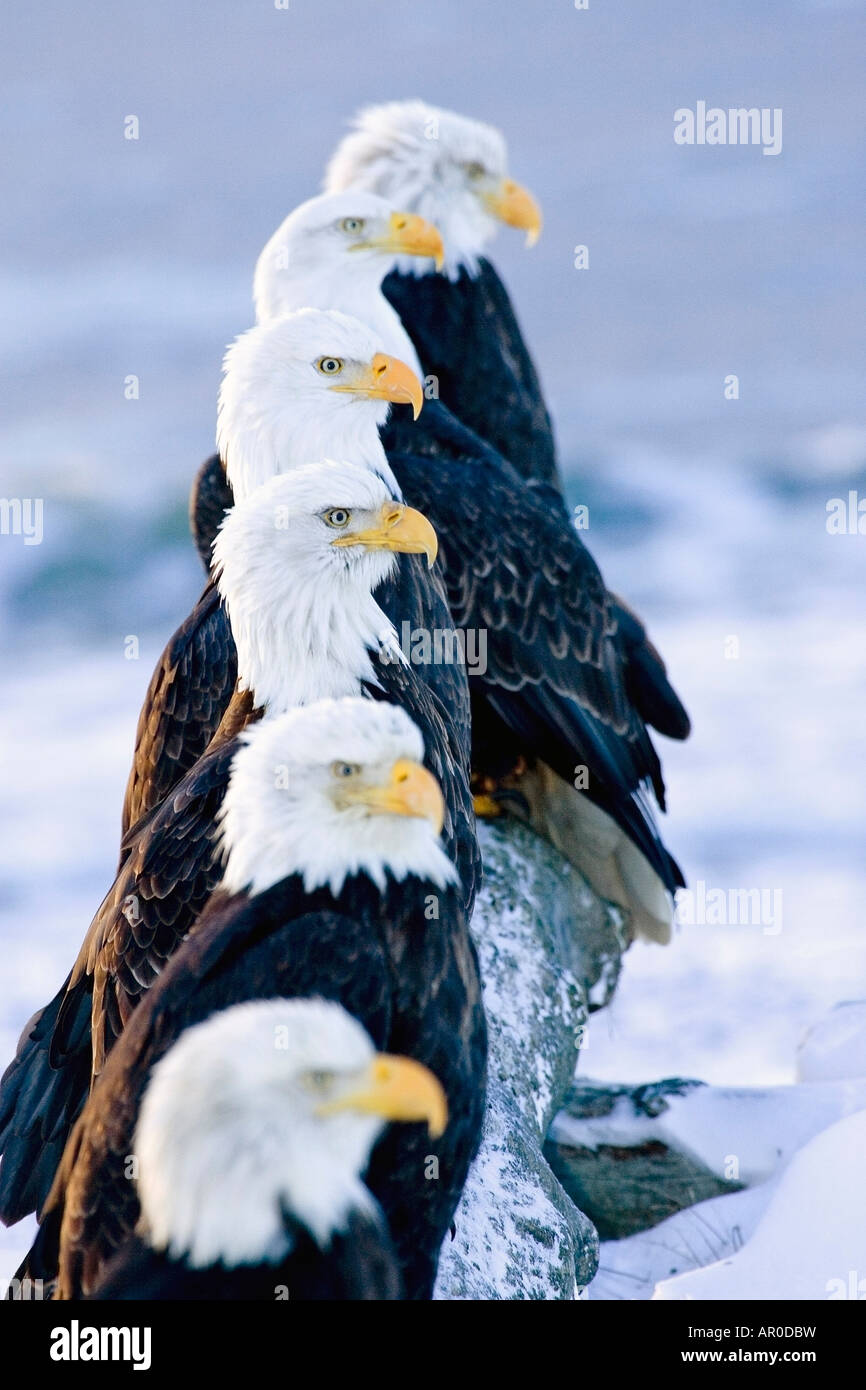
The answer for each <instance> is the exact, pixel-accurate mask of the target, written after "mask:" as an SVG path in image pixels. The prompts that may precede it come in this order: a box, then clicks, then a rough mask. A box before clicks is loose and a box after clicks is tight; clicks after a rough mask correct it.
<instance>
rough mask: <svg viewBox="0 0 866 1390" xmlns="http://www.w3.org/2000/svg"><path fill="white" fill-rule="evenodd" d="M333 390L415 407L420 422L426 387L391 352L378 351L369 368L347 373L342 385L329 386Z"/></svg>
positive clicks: (414, 413) (365, 366) (413, 410)
mask: <svg viewBox="0 0 866 1390" xmlns="http://www.w3.org/2000/svg"><path fill="white" fill-rule="evenodd" d="M329 390H331V391H344V392H349V393H350V394H352V395H357V396H366V397H367V399H368V400H372V401H392V402H393V403H394V404H395V405H411V407H412V414H413V416H414V418H415V419H416V420H417V419H418V416H419V415H420V414H421V407H422V405H423V404H424V388H423V387H422V385H421V383H420V381H419V380H418V378H417V376H416V375H415V373H414V372H413V371H412V368H411V367H407V366H406V363H405V362H401V361H400V359H399V357H389V356H388V354H387V352H377V353H376V356H375V357H374V358H373V360H372V362H370V363H369V365H366V364H365V365H364V366H362V367H359V368H358V369H356V370H354V371H349V372H344V373H343V375H342V376H341V378H340V382H339V384H336V385H334V386H331V387H329Z"/></svg>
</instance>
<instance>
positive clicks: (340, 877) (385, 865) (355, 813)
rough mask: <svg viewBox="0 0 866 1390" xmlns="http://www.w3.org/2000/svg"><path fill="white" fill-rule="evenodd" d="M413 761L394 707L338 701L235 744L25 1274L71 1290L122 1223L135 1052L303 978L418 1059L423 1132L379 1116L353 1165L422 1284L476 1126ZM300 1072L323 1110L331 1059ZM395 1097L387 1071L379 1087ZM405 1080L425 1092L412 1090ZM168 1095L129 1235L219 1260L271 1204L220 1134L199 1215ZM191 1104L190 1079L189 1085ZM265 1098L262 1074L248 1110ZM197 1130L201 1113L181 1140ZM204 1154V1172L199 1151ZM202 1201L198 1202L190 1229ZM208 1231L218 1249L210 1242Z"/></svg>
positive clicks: (197, 1186) (306, 1173) (458, 965)
mask: <svg viewBox="0 0 866 1390" xmlns="http://www.w3.org/2000/svg"><path fill="white" fill-rule="evenodd" d="M422 757H423V742H422V738H421V734H420V732H419V730H418V729H417V728H416V727H415V725H414V724H413V723H412V721H411V720H410V718H409V717H408V715H407V714H406V713H405V712H404V711H403V710H401V709H399V708H397V707H395V706H392V705H389V704H381V703H374V702H372V701H367V700H359V699H343V700H337V701H323V702H321V703H318V704H314V705H311V706H309V707H307V708H300V709H296V710H294V711H290V712H289V713H287V714H285V715H283V716H280V717H278V718H276V719H273V720H264V721H262V722H261V723H260V724H258V725H256V726H254V727H252V728H250V729H248V730H247V731H246V733H245V734H243V735H242V736H241V738H240V740H239V741H237V743H236V746H235V748H234V750H233V753H232V759H231V771H230V776H229V783H228V790H227V791H226V792H225V794H224V799H223V802H222V807H221V810H220V811H219V823H220V826H221V832H222V837H223V848H224V853H225V872H224V875H223V878H222V882H221V885H220V887H219V890H218V891H217V892H216V893H214V895H213V897H212V898H211V900H210V902H209V903H208V905H207V907H206V909H205V911H204V912H203V913H202V915H201V917H200V919H199V920H198V922H197V923H196V924H195V926H194V928H193V930H192V931H191V933H190V935H189V936H188V938H187V939H186V940H185V941H184V942H183V944H180V945H179V946H178V949H177V950H176V951H175V953H174V955H173V956H172V959H171V960H170V961H169V962H168V964H167V965H166V966H165V968H164V969H163V970H162V972H161V974H160V977H159V979H158V980H157V981H156V982H155V983H154V984H153V986H152V988H151V989H149V990H148V992H147V993H146V995H145V996H144V998H143V999H142V1001H141V1003H140V1004H139V1005H138V1007H137V1008H136V1010H135V1012H134V1013H133V1015H132V1017H131V1019H130V1020H129V1023H128V1025H127V1027H126V1028H125V1029H124V1032H123V1034H122V1036H121V1037H120V1039H119V1040H118V1042H117V1044H116V1046H115V1047H114V1049H113V1050H112V1053H111V1055H110V1056H109V1058H108V1061H107V1063H106V1066H105V1070H104V1073H103V1075H102V1076H101V1077H100V1079H99V1080H98V1082H97V1084H96V1086H95V1087H94V1090H93V1093H92V1096H91V1098H90V1101H89V1102H88V1104H87V1105H86V1107H85V1109H84V1110H83V1112H82V1114H81V1116H80V1118H79V1120H78V1122H77V1124H76V1127H75V1129H74V1131H73V1133H72V1135H71V1137H70V1141H69V1144H68V1145H67V1147H66V1151H65V1153H64V1155H63V1159H62V1162H61V1164H60V1167H59V1169H58V1172H57V1175H56V1178H55V1181H54V1184H53V1187H52V1190H51V1193H50V1195H49V1197H48V1200H47V1203H46V1206H45V1210H44V1212H43V1215H42V1225H41V1229H40V1234H39V1236H38V1238H37V1241H36V1244H35V1246H34V1250H33V1252H32V1254H31V1257H30V1258H29V1260H28V1271H29V1274H30V1276H31V1277H34V1278H43V1279H53V1278H55V1277H57V1279H58V1285H57V1287H58V1293H59V1296H60V1297H63V1298H74V1297H80V1296H81V1295H82V1294H87V1293H89V1292H92V1291H93V1289H94V1288H96V1287H97V1286H98V1283H99V1280H100V1278H101V1276H102V1272H103V1269H104V1267H105V1264H106V1262H107V1261H108V1260H109V1259H110V1258H111V1255H112V1254H113V1251H114V1249H115V1247H116V1246H117V1244H118V1243H119V1242H123V1241H125V1240H126V1238H127V1237H128V1236H129V1235H130V1234H131V1232H132V1230H133V1228H134V1226H135V1223H136V1221H137V1218H138V1201H137V1197H136V1193H135V1189H134V1188H133V1186H132V1184H131V1183H130V1182H129V1180H128V1177H127V1176H126V1173H125V1156H126V1155H128V1154H130V1153H132V1152H134V1127H135V1122H136V1117H137V1116H138V1113H139V1106H140V1102H141V1097H142V1093H143V1091H144V1088H145V1087H146V1085H147V1082H148V1078H149V1077H150V1075H151V1072H152V1068H153V1065H154V1063H155V1062H157V1061H158V1060H159V1059H160V1057H162V1056H163V1055H164V1054H165V1053H166V1051H167V1050H168V1048H170V1047H171V1046H172V1044H173V1043H174V1042H175V1041H176V1040H177V1039H178V1038H179V1037H180V1036H181V1035H182V1034H183V1033H184V1031H185V1030H186V1029H189V1028H191V1027H192V1026H193V1025H195V1024H198V1023H200V1022H202V1021H203V1020H205V1019H207V1018H209V1017H210V1016H211V1015H212V1014H213V1013H214V1012H215V1011H216V1010H220V1009H223V1008H225V1007H227V1006H228V1005H230V1004H237V1003H243V1002H246V1001H249V1000H254V999H268V998H271V997H273V996H275V995H279V996H282V997H285V998H294V997H297V996H301V997H306V996H309V995H316V996H319V997H321V998H323V999H330V1000H334V1001H336V1002H338V1003H340V1004H342V1005H343V1006H344V1007H345V1008H346V1009H347V1010H348V1011H349V1012H350V1013H351V1014H352V1015H353V1016H354V1017H355V1018H356V1019H358V1020H359V1022H360V1023H362V1024H363V1025H364V1027H365V1028H366V1029H367V1031H368V1032H369V1034H370V1037H371V1038H372V1040H373V1043H374V1044H375V1046H376V1047H378V1048H382V1047H385V1048H387V1049H388V1051H390V1052H399V1053H401V1054H403V1055H405V1056H407V1057H410V1058H412V1059H414V1060H415V1061H416V1062H420V1063H422V1064H424V1065H425V1066H428V1067H430V1068H431V1070H432V1071H433V1072H434V1073H435V1075H436V1076H437V1077H438V1079H439V1082H440V1083H441V1088H442V1089H443V1090H444V1100H442V1099H440V1100H439V1102H438V1103H437V1104H436V1105H435V1106H433V1107H432V1108H431V1109H430V1110H429V1111H422V1112H421V1113H418V1112H416V1113H415V1114H414V1115H412V1114H406V1113H403V1114H402V1115H400V1116H399V1117H400V1118H402V1119H404V1120H410V1119H412V1118H421V1115H422V1114H423V1115H424V1117H425V1118H428V1119H430V1120H431V1121H435V1123H433V1124H432V1125H431V1133H429V1134H428V1132H427V1131H426V1129H422V1128H420V1127H419V1126H418V1125H412V1126H410V1125H408V1124H407V1125H405V1126H400V1127H399V1128H394V1129H391V1130H388V1131H387V1132H386V1133H385V1134H384V1135H383V1136H382V1138H381V1139H380V1140H379V1142H378V1143H377V1145H376V1147H375V1149H374V1150H373V1154H372V1157H371V1161H370V1165H369V1169H368V1173H367V1184H368V1186H369V1188H370V1191H371V1192H372V1193H373V1195H374V1196H375V1197H376V1199H377V1201H378V1202H379V1204H380V1206H381V1208H382V1210H383V1212H384V1214H385V1217H386V1220H387V1223H388V1228H389V1230H390V1234H391V1238H392V1240H393V1243H394V1248H395V1251H396V1254H397V1260H398V1263H399V1266H400V1269H401V1273H402V1277H403V1280H404V1287H405V1292H406V1296H407V1297H409V1298H429V1297H430V1295H431V1292H432V1287H433V1281H434V1278H435V1273H436V1264H437V1259H438V1252H439V1248H440V1246H441V1243H442V1240H443V1238H444V1236H445V1234H446V1232H447V1230H448V1227H449V1224H450V1222H451V1219H452V1217H453V1214H454V1210H455V1208H456V1205H457V1202H458V1199H459V1196H460V1192H461V1190H462V1187H463V1183H464V1181H465V1178H466V1174H467V1171H468V1168H469V1164H470V1163H471V1161H472V1158H473V1156H474V1154H475V1152H476V1150H477V1147H478V1143H479V1140H480V1132H481V1121H482V1115H483V1109H484V1094H485V1066H486V1031H485V1024H484V1014H483V1010H482V1007H481V993H480V982H479V976H478V965H477V959H476V956H475V950H474V947H473V945H472V941H471V938H470V935H469V931H468V927H467V923H466V916H465V913H464V911H463V908H462V902H461V895H460V893H459V891H458V879H457V873H456V870H455V868H454V865H453V864H452V862H451V861H450V859H449V858H448V856H447V854H446V853H445V851H444V848H443V847H442V845H441V843H440V840H439V828H440V826H441V824H442V816H443V813H444V803H443V798H442V795H441V792H440V791H439V788H438V786H437V784H436V781H435V779H434V778H433V777H432V776H431V774H430V773H429V772H428V771H427V770H426V769H425V768H424V767H423V766H422V765H421V759H422ZM275 770H276V771H277V774H279V773H280V772H281V773H282V774H283V775H282V776H280V775H277V776H275ZM309 1065H310V1067H314V1066H315V1062H314V1061H313V1060H312V1059H311V1060H310V1062H309ZM177 1074H178V1072H177V1069H175V1072H174V1075H175V1077H177ZM311 1084H312V1085H313V1088H314V1090H315V1092H316V1093H317V1098H318V1099H319V1101H320V1102H321V1104H322V1106H323V1107H333V1106H334V1105H335V1104H339V1103H340V1100H341V1092H340V1089H339V1086H338V1085H336V1084H335V1083H334V1081H333V1079H332V1078H331V1077H329V1076H327V1075H326V1076H325V1077H318V1078H317V1077H314V1078H313V1079H312V1082H311ZM230 1094H231V1092H230ZM401 1094H402V1092H400V1091H399V1088H398V1093H397V1099H399V1097H400V1095H401ZM424 1094H425V1095H426V1096H427V1098H428V1099H429V1098H430V1094H431V1093H430V1090H429V1088H428V1089H427V1091H426V1092H425V1093H424ZM437 1094H438V1095H440V1097H441V1092H439V1091H437ZM391 1095H392V1098H394V1092H393V1090H392V1091H391ZM187 1099H188V1103H189V1105H190V1107H191V1113H185V1116H184V1129H183V1130H182V1131H181V1134H180V1136H177V1135H176V1136H175V1146H176V1148H179V1152H178V1151H176V1152H172V1151H171V1150H170V1151H169V1153H168V1154H167V1155H166V1154H165V1153H163V1154H162V1155H161V1161H162V1162H163V1164H164V1165H167V1166H168V1170H169V1171H168V1174H167V1177H166V1181H165V1182H162V1181H161V1180H160V1178H159V1176H158V1170H157V1172H154V1169H153V1165H154V1164H157V1165H158V1164H159V1162H160V1155H159V1154H157V1153H155V1152H154V1147H157V1148H158V1139H157V1141H155V1143H154V1145H153V1146H148V1145H147V1144H145V1145H144V1147H143V1148H142V1150H141V1162H142V1174H141V1177H142V1180H143V1181H144V1189H143V1195H144V1196H145V1197H147V1196H148V1184H152V1186H151V1187H150V1189H149V1194H150V1196H151V1197H152V1196H153V1195H154V1194H155V1195H156V1197H157V1198H158V1199H159V1201H160V1203H161V1207H160V1208H159V1209H158V1210H154V1208H153V1204H152V1203H151V1209H150V1211H149V1213H148V1224H149V1227H150V1230H151V1235H152V1240H151V1243H154V1242H155V1243H156V1244H157V1245H158V1246H159V1247H162V1248H165V1247H166V1245H168V1246H169V1247H170V1249H177V1250H179V1251H181V1252H183V1251H186V1252H187V1253H188V1254H191V1255H192V1256H193V1263H196V1264H205V1265H208V1264H213V1263H214V1262H215V1259H216V1258H217V1257H219V1256H220V1255H226V1254H229V1253H231V1254H232V1255H233V1258H234V1261H235V1262H236V1263H241V1262H243V1260H244V1258H245V1257H247V1258H248V1257H249V1256H250V1255H255V1253H256V1251H255V1249H254V1245H258V1243H259V1237H260V1235H261V1233H262V1223H263V1222H266V1221H267V1220H268V1217H270V1220H271V1222H274V1221H276V1220H277V1219H278V1212H276V1211H275V1210H273V1209H271V1210H270V1212H269V1211H268V1207H267V1204H266V1202H265V1197H266V1196H267V1193H263V1192H262V1191H261V1190H258V1189H256V1188H255V1186H254V1185H251V1184H249V1183H248V1181H247V1159H246V1157H244V1158H243V1160H241V1161H239V1159H238V1150H237V1149H234V1148H231V1149H227V1150H224V1153H225V1154H227V1155H228V1156H230V1158H231V1164H229V1162H228V1158H226V1159H225V1160H224V1177H225V1180H226V1181H227V1182H229V1183H232V1182H233V1183H234V1184H235V1185H236V1189H237V1194H236V1195H237V1201H236V1202H232V1203H230V1205H229V1207H228V1208H227V1210H226V1212H223V1213H222V1215H221V1214H220V1211H219V1208H220V1207H221V1203H220V1202H219V1201H218V1192H217V1190H213V1191H211V1189H209V1187H208V1175H205V1174H202V1173H200V1172H198V1171H197V1169H196V1165H195V1163H194V1162H191V1163H190V1164H189V1165H188V1166H184V1165H185V1156H184V1154H183V1145H182V1144H180V1145H178V1139H179V1138H182V1137H183V1136H184V1135H186V1134H187V1133H189V1132H191V1131H194V1130H196V1129H197V1128H198V1126H197V1119H196V1096H195V1094H194V1092H191V1093H190V1094H189V1096H188V1098H187ZM219 1099H220V1105H221V1107H222V1105H223V1097H222V1095H220V1097H219ZM213 1100H214V1097H213V1094H212V1092H211V1093H210V1094H208V1093H205V1095H204V1097H203V1103H205V1104H213ZM181 1104H183V1102H182V1101H181ZM279 1104H280V1095H279V1093H278V1094H276V1095H275V1094H274V1092H273V1090H271V1092H270V1095H269V1106H270V1108H271V1109H272V1110H276V1111H278V1109H279ZM446 1106H447V1123H446ZM377 1113H381V1110H380V1111H377ZM162 1118H163V1121H164V1122H165V1123H166V1124H167V1123H168V1117H166V1116H164V1115H163V1117H162ZM271 1123H272V1121H271V1116H270V1114H269V1116H268V1126H269V1128H270V1125H271ZM273 1124H274V1125H276V1127H277V1128H276V1130H275V1132H274V1133H273V1135H272V1136H271V1138H270V1139H269V1141H268V1147H269V1149H276V1151H279V1147H280V1146H279V1135H280V1133H281V1132H282V1124H281V1121H280V1118H279V1114H276V1115H275V1116H274V1118H273ZM206 1133H207V1124H205V1130H204V1135H201V1134H200V1135H199V1138H200V1139H202V1140H203V1139H204V1137H205V1136H206ZM140 1138H141V1135H140V1133H139V1139H140ZM212 1147H213V1146H210V1148H212ZM204 1151H205V1152H206V1153H207V1152H208V1151H209V1146H207V1145H204ZM293 1152H294V1151H293V1150H290V1151H289V1153H288V1154H287V1161H291V1158H292V1154H293ZM210 1161H211V1162H212V1163H215V1164H216V1166H217V1169H218V1170H219V1167H220V1161H219V1159H217V1158H214V1157H213V1155H212V1156H211V1160H210ZM431 1164H433V1165H434V1166H433V1168H431ZM173 1165H174V1171H173ZM303 1165H304V1166H303V1168H299V1167H298V1166H297V1162H296V1165H295V1168H294V1170H293V1171H294V1173H295V1177H296V1179H297V1181H298V1182H302V1181H304V1180H305V1181H306V1183H307V1194H308V1198H309V1200H310V1202H313V1201H314V1200H315V1198H316V1194H317V1192H318V1183H319V1181H322V1182H324V1180H325V1178H324V1175H323V1176H322V1178H321V1179H320V1178H319V1176H318V1174H317V1170H316V1165H315V1163H314V1162H313V1161H312V1159H311V1155H310V1153H308V1152H307V1153H304V1154H303ZM434 1178H435V1180H434ZM211 1181H213V1179H212V1178H211ZM203 1186H204V1194H202V1187H203ZM248 1187H249V1190H247V1188H248ZM191 1191H195V1193H196V1200H195V1201H193V1200H192V1199H191V1198H190V1192H191ZM211 1203H212V1205H211ZM202 1209H204V1212H205V1217H207V1213H208V1210H210V1212H211V1219H210V1222H208V1221H207V1220H205V1222H204V1225H203V1228H198V1229H197V1227H196V1213H197V1212H201V1211H202ZM319 1216H320V1217H322V1213H321V1212H320V1213H319ZM227 1217H228V1219H227ZM154 1220H156V1226H154ZM227 1228H228V1231H233V1232H234V1235H233V1236H231V1237H229V1236H228V1235H227ZM312 1234H313V1235H314V1236H317V1237H322V1236H324V1234H325V1232H324V1229H323V1228H321V1227H320V1228H319V1229H315V1228H314V1229H313V1230H312ZM226 1239H230V1241H231V1243H230V1245H229V1248H228V1251H227V1250H225V1249H222V1248H221V1247H222V1245H223V1243H224V1241H225V1240H226Z"/></svg>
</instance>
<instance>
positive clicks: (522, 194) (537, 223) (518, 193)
mask: <svg viewBox="0 0 866 1390" xmlns="http://www.w3.org/2000/svg"><path fill="white" fill-rule="evenodd" d="M483 200H484V204H485V206H486V207H487V208H488V209H489V211H490V212H492V213H493V215H494V217H498V218H499V219H500V221H502V222H507V223H508V226H509V227H523V228H524V229H525V231H526V244H527V246H534V245H535V243H536V242H537V241H538V238H539V237H540V236H541V208H540V207H539V206H538V203H537V202H536V201H535V199H534V198H533V196H532V194H531V193H530V192H529V189H528V188H523V187H522V185H521V184H519V183H515V182H514V179H503V180H502V182H501V183H500V185H499V187H498V188H495V189H493V191H492V192H489V193H485V194H484V195H483Z"/></svg>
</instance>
